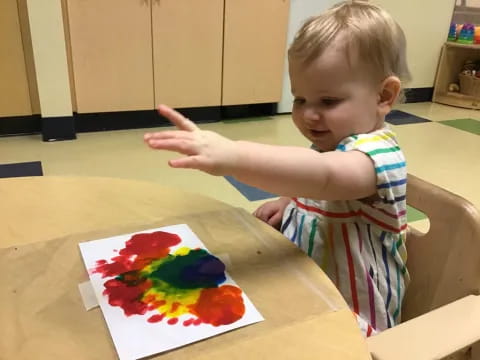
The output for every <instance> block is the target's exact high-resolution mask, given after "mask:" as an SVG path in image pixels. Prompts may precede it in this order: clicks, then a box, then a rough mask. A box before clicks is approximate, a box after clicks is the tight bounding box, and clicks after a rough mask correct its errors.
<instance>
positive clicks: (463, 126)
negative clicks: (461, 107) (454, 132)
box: [439, 119, 480, 135]
mask: <svg viewBox="0 0 480 360" xmlns="http://www.w3.org/2000/svg"><path fill="white" fill-rule="evenodd" d="M439 122H440V124H443V125H447V126H451V127H454V128H456V129H459V130H463V131H467V132H469V133H472V134H475V135H480V121H479V120H474V119H457V120H445V121H439Z"/></svg>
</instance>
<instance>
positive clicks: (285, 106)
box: [278, 0, 339, 113]
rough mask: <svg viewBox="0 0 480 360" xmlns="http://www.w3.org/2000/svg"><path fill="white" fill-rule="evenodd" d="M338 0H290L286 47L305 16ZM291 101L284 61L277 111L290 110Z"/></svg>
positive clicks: (286, 68) (286, 67)
mask: <svg viewBox="0 0 480 360" xmlns="http://www.w3.org/2000/svg"><path fill="white" fill-rule="evenodd" d="M338 2H339V0H290V20H289V24H288V35H287V49H288V47H289V46H290V44H291V43H292V41H293V38H294V36H295V33H296V32H297V30H298V29H299V28H300V26H301V25H302V24H303V23H304V21H305V20H306V19H307V18H309V17H310V16H313V15H317V14H319V13H321V12H322V11H324V10H326V9H328V8H329V7H331V6H333V5H334V4H336V3H338ZM292 101H293V97H292V94H291V92H290V77H289V76H288V63H287V61H285V71H284V75H283V91H282V99H281V101H280V103H279V104H278V112H279V113H286V112H291V111H292Z"/></svg>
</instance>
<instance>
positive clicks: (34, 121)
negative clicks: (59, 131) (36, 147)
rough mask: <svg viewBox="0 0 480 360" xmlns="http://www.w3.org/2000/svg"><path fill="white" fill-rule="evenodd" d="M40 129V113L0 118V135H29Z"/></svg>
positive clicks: (38, 131) (36, 132)
mask: <svg viewBox="0 0 480 360" xmlns="http://www.w3.org/2000/svg"><path fill="white" fill-rule="evenodd" d="M41 131H42V118H41V117H40V115H29V116H11V117H2V118H0V136H15V135H30V134H38V133H40V132H41Z"/></svg>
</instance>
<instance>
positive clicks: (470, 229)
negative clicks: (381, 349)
mask: <svg viewBox="0 0 480 360" xmlns="http://www.w3.org/2000/svg"><path fill="white" fill-rule="evenodd" d="M407 203H408V204H409V205H410V206H412V207H414V208H416V209H418V210H420V211H422V212H423V213H425V214H426V215H427V216H428V218H429V220H430V230H429V231H428V233H427V234H422V233H420V232H418V231H416V230H415V229H409V233H408V234H407V251H408V260H407V268H408V270H409V272H410V276H411V281H410V284H409V286H408V288H407V293H406V295H405V299H404V303H403V308H402V310H403V314H402V321H406V320H409V319H412V318H414V317H417V316H419V315H422V314H424V313H427V312H429V311H431V310H433V309H436V308H438V307H440V306H443V305H446V304H448V303H451V302H452V301H455V300H458V299H460V298H462V297H464V296H467V295H470V294H476V295H478V294H480V213H479V211H478V210H477V209H476V208H475V207H474V206H473V205H472V204H471V203H470V202H468V201H467V200H465V199H463V198H461V197H459V196H457V195H455V194H452V193H451V192H449V191H447V190H444V189H442V188H440V187H438V186H435V185H433V184H430V183H428V182H426V181H423V180H421V179H419V178H417V177H415V176H413V175H409V176H408V185H407Z"/></svg>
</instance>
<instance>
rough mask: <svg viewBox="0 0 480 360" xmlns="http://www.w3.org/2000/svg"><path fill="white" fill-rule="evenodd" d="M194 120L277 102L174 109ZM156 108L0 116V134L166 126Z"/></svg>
mask: <svg viewBox="0 0 480 360" xmlns="http://www.w3.org/2000/svg"><path fill="white" fill-rule="evenodd" d="M177 110H178V111H179V112H180V113H182V114H183V115H184V116H186V117H187V118H189V119H191V120H192V121H194V122H195V123H199V124H201V123H210V122H217V121H221V120H223V119H231V118H242V117H257V116H269V115H275V114H276V110H277V104H275V103H266V104H247V105H234V106H209V107H194V108H183V109H177ZM169 125H171V124H170V122H169V121H168V120H167V119H165V118H163V117H162V116H160V115H158V113H157V111H155V110H141V111H122V112H105V113H91V114H77V113H74V114H73V116H71V117H61V118H41V117H40V115H32V116H20V117H8V118H0V136H11V135H26V134H38V133H42V136H43V139H44V141H54V140H70V139H75V138H76V137H75V134H76V133H82V132H95V131H110V130H128V129H141V128H152V127H161V126H169Z"/></svg>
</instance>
